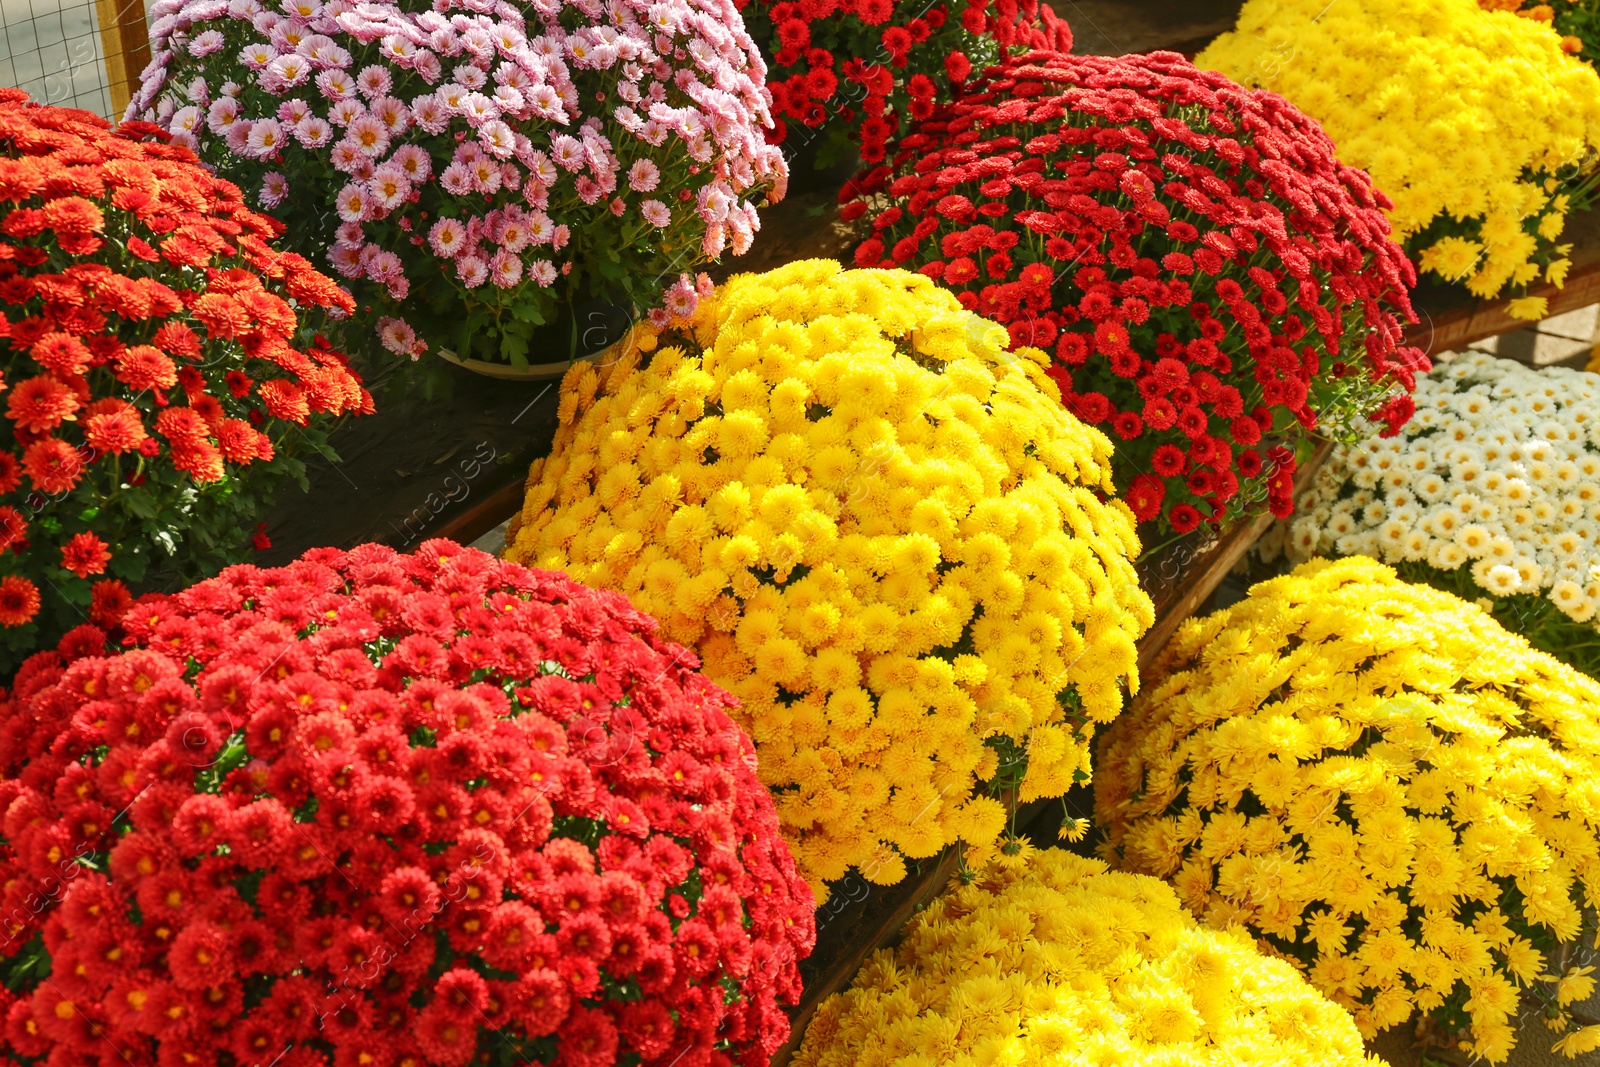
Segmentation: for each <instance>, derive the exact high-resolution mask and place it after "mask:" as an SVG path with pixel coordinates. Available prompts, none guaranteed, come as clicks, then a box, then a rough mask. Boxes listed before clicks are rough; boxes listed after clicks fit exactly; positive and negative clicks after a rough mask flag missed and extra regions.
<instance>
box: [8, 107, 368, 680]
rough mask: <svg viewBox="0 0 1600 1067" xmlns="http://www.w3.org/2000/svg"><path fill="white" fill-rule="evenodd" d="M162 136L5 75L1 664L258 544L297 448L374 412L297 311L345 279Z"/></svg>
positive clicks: (333, 294)
mask: <svg viewBox="0 0 1600 1067" xmlns="http://www.w3.org/2000/svg"><path fill="white" fill-rule="evenodd" d="M163 137H164V135H160V131H158V130H153V129H152V128H149V127H144V126H139V125H131V124H130V125H125V126H123V127H121V128H120V129H118V130H117V131H116V132H114V133H113V132H111V131H110V130H109V129H108V127H107V123H106V122H105V120H103V119H100V118H98V117H96V116H94V115H91V114H89V113H88V112H86V111H78V110H75V109H68V108H56V107H39V106H37V105H34V104H31V103H29V102H28V99H27V96H26V95H25V94H23V93H22V92H21V91H19V90H15V89H0V390H3V393H4V395H3V396H0V404H3V406H4V415H3V417H0V677H7V676H9V675H10V674H11V672H12V671H14V670H15V669H16V666H17V663H18V661H19V660H20V658H21V656H22V655H25V654H26V653H27V652H31V651H33V650H34V649H36V648H38V647H40V645H41V644H51V643H54V642H55V641H56V640H57V639H58V638H59V637H60V636H61V635H62V634H63V633H65V632H66V631H67V630H68V629H69V628H70V627H72V626H74V625H76V624H78V623H80V622H82V621H83V620H84V619H85V617H86V616H87V617H90V618H93V619H94V621H96V622H98V623H102V624H108V625H109V624H111V623H114V622H115V621H116V618H117V616H118V614H119V613H120V612H121V610H122V608H124V607H126V605H127V602H128V600H129V599H130V595H129V590H128V585H129V584H132V585H133V586H134V587H135V588H137V587H139V586H140V585H141V584H150V583H152V582H155V581H158V580H161V581H164V580H169V579H172V578H176V577H183V578H198V577H201V576H202V575H205V574H214V573H215V572H216V571H217V570H218V569H220V568H221V567H222V566H224V565H225V564H228V563H235V562H238V561H240V560H242V559H247V558H249V556H250V553H251V551H252V544H251V541H252V537H251V535H252V533H253V532H254V528H255V526H256V524H257V521H258V520H259V519H260V518H261V516H262V513H263V512H264V511H265V509H266V504H267V500H268V499H269V498H270V496H271V494H272V492H273V491H274V490H275V489H277V488H278V487H279V486H281V485H282V484H283V483H284V482H285V481H287V480H289V479H291V478H294V479H299V480H302V481H303V480H304V477H305V475H304V471H305V465H304V463H303V462H302V461H301V460H300V459H299V458H297V454H298V453H304V452H307V451H325V449H326V445H325V443H324V442H325V441H326V434H327V430H328V429H329V428H330V427H331V425H332V423H333V417H334V416H338V415H343V414H352V413H370V412H371V411H372V397H371V396H370V395H369V394H368V393H367V391H366V390H365V389H363V388H362V386H361V379H360V378H359V377H358V376H357V375H356V374H354V373H353V372H352V371H351V370H350V369H349V368H348V367H347V366H346V364H345V360H344V357H343V356H341V355H340V354H339V353H337V352H333V351H331V350H330V349H328V347H327V346H326V343H325V342H324V341H323V340H322V339H321V338H320V337H318V338H313V336H312V335H311V333H310V331H309V330H305V329H302V328H300V327H299V325H298V324H297V321H296V314H297V311H298V312H300V313H303V312H305V311H308V310H312V309H326V308H333V309H344V308H348V307H349V306H350V303H349V297H348V296H347V295H346V294H345V293H343V292H341V291H340V289H339V287H338V286H336V285H335V284H334V283H333V282H332V281H330V280H329V279H327V278H325V277H323V276H322V275H321V274H318V273H317V272H316V271H315V270H313V269H312V268H311V265H310V264H309V263H308V262H307V261H306V260H305V259H303V258H301V257H300V256H297V255H294V254H292V253H283V252H279V251H277V250H276V249H275V248H274V247H273V246H272V244H271V243H270V242H271V241H272V238H273V233H274V230H273V226H272V222H271V220H270V219H266V218H263V217H262V216H260V215H257V214H255V213H254V212H252V211H250V210H248V209H247V208H246V207H245V206H244V203H243V202H242V201H241V200H240V197H239V190H237V189H235V188H234V187H233V186H231V185H229V184H228V183H227V182H221V181H217V180H216V179H214V178H213V177H212V176H211V175H210V174H208V173H206V171H205V170H204V169H203V168H201V167H200V166H198V165H197V164H196V163H195V159H194V156H193V155H192V154H191V153H190V152H189V151H188V150H187V149H184V148H179V147H176V146H173V145H167V144H163V143H161V142H162V140H163ZM290 300H293V301H294V305H291V304H290V302H289V301H290Z"/></svg>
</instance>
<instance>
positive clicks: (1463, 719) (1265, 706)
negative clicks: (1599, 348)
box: [1095, 557, 1600, 1063]
mask: <svg viewBox="0 0 1600 1067" xmlns="http://www.w3.org/2000/svg"><path fill="white" fill-rule="evenodd" d="M1155 673H1156V676H1155V677H1154V678H1152V679H1151V683H1152V684H1151V685H1150V686H1149V687H1148V688H1147V689H1146V690H1145V692H1144V693H1143V694H1141V696H1140V698H1139V700H1138V701H1136V702H1135V704H1134V706H1133V708H1132V709H1131V710H1130V711H1129V712H1128V713H1126V714H1124V715H1123V717H1122V718H1121V719H1119V720H1118V722H1117V723H1116V724H1115V725H1114V726H1113V728H1112V729H1111V730H1110V731H1108V732H1107V733H1106V735H1105V737H1104V740H1103V742H1102V744H1101V746H1100V751H1099V755H1098V758H1097V760H1096V764H1095V771H1096V774H1095V793H1096V797H1095V801H1096V804H1095V807H1096V813H1097V817H1098V819H1099V820H1100V821H1101V823H1102V824H1103V825H1105V826H1107V827H1109V831H1110V836H1109V846H1110V850H1111V854H1112V855H1113V856H1114V857H1115V860H1114V862H1116V863H1118V864H1119V865H1121V866H1124V867H1125V868H1126V869H1129V870H1132V871H1138V872H1141V873H1145V874H1153V875H1157V876H1159V877H1162V878H1166V879H1169V880H1171V881H1172V883H1173V885H1174V887H1175V888H1176V889H1177V891H1178V895H1179V897H1180V898H1182V900H1183V902H1184V904H1185V905H1187V906H1188V908H1189V909H1190V910H1191V911H1193V912H1194V913H1195V914H1196V915H1199V916H1202V917H1204V918H1206V919H1208V920H1209V921H1210V922H1212V923H1213V924H1215V925H1230V924H1234V923H1239V924H1243V925H1245V926H1247V927H1249V928H1250V930H1251V931H1252V932H1253V933H1255V934H1256V935H1257V936H1259V937H1260V938H1261V939H1262V941H1263V943H1264V944H1267V945H1270V946H1271V947H1273V948H1274V949H1276V950H1277V951H1278V952H1280V953H1281V954H1283V955H1284V956H1287V957H1288V958H1290V959H1292V960H1295V961H1296V962H1298V963H1299V964H1300V965H1301V966H1302V967H1304V968H1305V969H1306V972H1307V974H1308V976H1309V977H1310V979H1311V982H1312V984H1313V985H1315V986H1317V987H1318V988H1319V989H1321V990H1322V991H1323V992H1325V993H1326V994H1327V995H1328V996H1330V997H1331V998H1333V999H1334V1000H1335V1001H1337V1002H1338V1003H1339V1004H1341V1005H1343V1006H1344V1007H1346V1008H1348V1009H1350V1010H1351V1011H1352V1012H1353V1013H1354V1015H1355V1019H1356V1023H1357V1025H1358V1026H1359V1027H1360V1028H1361V1031H1362V1033H1363V1034H1365V1035H1368V1036H1371V1035H1372V1034H1373V1033H1375V1032H1376V1031H1378V1030H1383V1029H1386V1028H1388V1027H1392V1026H1398V1025H1400V1024H1401V1023H1404V1022H1406V1021H1407V1020H1408V1019H1410V1018H1411V1016H1412V1015H1413V1013H1415V1012H1418V1011H1421V1012H1428V1013H1432V1014H1433V1015H1434V1016H1435V1017H1436V1018H1437V1019H1439V1020H1440V1021H1442V1022H1443V1023H1444V1024H1445V1025H1446V1026H1447V1027H1448V1028H1450V1029H1453V1030H1459V1031H1470V1040H1469V1042H1468V1043H1469V1045H1470V1047H1471V1049H1472V1051H1473V1052H1474V1053H1476V1054H1477V1055H1481V1056H1482V1057H1483V1058H1484V1059H1486V1060H1488V1061H1489V1062H1491V1063H1498V1062H1500V1061H1502V1060H1504V1059H1505V1058H1506V1056H1507V1054H1508V1052H1509V1051H1510V1049H1511V1047H1512V1046H1513V1045H1514V1044H1515V1043H1516V1030H1515V1025H1516V1022H1517V1020H1518V1018H1519V1017H1522V1016H1523V1014H1524V1012H1525V1010H1526V1011H1527V1012H1528V1013H1529V1014H1531V1015H1533V1016H1535V1017H1537V1016H1539V1015H1542V1016H1543V1017H1544V1021H1546V1022H1548V1023H1549V1024H1550V1026H1551V1028H1552V1029H1553V1030H1555V1031H1556V1033H1557V1034H1559V1035H1562V1036H1561V1038H1560V1040H1559V1042H1558V1043H1557V1045H1556V1048H1557V1049H1559V1050H1560V1051H1562V1052H1565V1053H1566V1054H1568V1055H1572V1056H1575V1055H1577V1054H1579V1053H1581V1052H1584V1051H1588V1050H1590V1049H1593V1048H1596V1047H1600V1027H1595V1026H1587V1027H1585V1028H1583V1029H1579V1028H1578V1027H1579V1026H1581V1025H1582V1024H1580V1023H1577V1022H1574V1021H1573V1020H1572V1019H1571V1018H1570V1017H1569V1016H1568V1015H1567V1014H1566V1012H1565V1009H1566V1008H1567V1006H1568V1005H1570V1004H1572V1003H1574V1002H1576V1001H1582V1000H1585V999H1587V997H1588V996H1589V993H1590V992H1591V991H1592V990H1593V988H1594V982H1593V980H1592V979H1591V978H1590V977H1589V968H1587V965H1586V964H1585V962H1584V957H1585V956H1586V955H1588V954H1589V951H1590V948H1591V946H1592V945H1593V944H1594V935H1595V920H1594V908H1595V907H1596V905H1600V799H1597V795H1596V786H1595V783H1596V781H1600V682H1596V681H1594V680H1593V679H1591V678H1588V677H1586V676H1584V675H1582V674H1579V673H1578V672H1577V671H1574V670H1573V669H1572V668H1570V667H1567V666H1565V665H1564V664H1561V663H1559V662H1557V661H1556V660H1554V659H1552V658H1550V657H1549V656H1547V655H1545V654H1544V653H1542V652H1537V651H1534V650H1533V649H1531V648H1530V647H1529V646H1528V643H1527V642H1526V641H1525V640H1523V639H1522V638H1520V637H1517V636H1516V635H1514V634H1510V633H1507V632H1506V631H1505V630H1503V629H1502V628H1501V627H1500V626H1499V625H1498V624H1497V623H1496V622H1495V621H1494V620H1493V619H1491V618H1490V617H1489V616H1488V615H1486V614H1484V612H1482V611H1481V610H1479V609H1478V608H1477V607H1474V606H1473V605H1471V604H1469V603H1466V602H1465V601H1462V600H1460V599H1458V598H1456V597H1454V596H1451V595H1450V594H1448V593H1443V592H1440V591H1438V590H1435V589H1430V588H1428V587H1426V586H1420V585H1410V584H1407V583H1406V582H1403V581H1401V580H1399V578H1397V577H1396V575H1395V573H1394V571H1393V570H1392V569H1390V568H1388V567H1385V566H1383V565H1381V564H1379V563H1376V562H1374V561H1372V560H1370V559H1365V558H1362V557H1356V558H1352V559H1347V560H1339V561H1334V562H1330V561H1328V560H1313V561H1312V562H1310V563H1307V564H1304V565H1303V566H1301V567H1300V568H1298V569H1297V570H1295V571H1294V572H1293V573H1292V574H1290V575H1288V576H1286V577H1282V578H1277V579H1274V580H1271V581H1266V582H1262V583H1260V584H1259V585H1256V586H1255V587H1254V588H1252V589H1251V590H1250V595H1249V596H1248V597H1246V598H1245V600H1243V601H1242V602H1240V603H1239V604H1237V605H1235V606H1234V607H1232V608H1229V609H1226V610H1224V611H1219V612H1216V613H1215V614H1213V615H1210V616H1208V617H1206V618H1203V619H1191V620H1189V621H1188V622H1186V623H1184V625H1183V627H1182V628H1181V629H1180V630H1179V631H1178V634H1177V635H1176V636H1175V637H1174V638H1173V640H1172V643H1171V644H1169V645H1168V646H1167V649H1166V651H1165V652H1163V653H1162V656H1161V659H1160V660H1159V662H1158V663H1157V665H1156V668H1155Z"/></svg>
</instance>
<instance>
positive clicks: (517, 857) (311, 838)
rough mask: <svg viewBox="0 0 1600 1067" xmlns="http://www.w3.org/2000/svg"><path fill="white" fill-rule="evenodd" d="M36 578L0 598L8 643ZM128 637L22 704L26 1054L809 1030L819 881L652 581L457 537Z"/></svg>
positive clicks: (20, 916)
mask: <svg viewBox="0 0 1600 1067" xmlns="http://www.w3.org/2000/svg"><path fill="white" fill-rule="evenodd" d="M112 586H114V583H99V585H97V586H96V589H95V599H96V609H95V610H96V614H97V615H98V614H100V612H101V596H102V594H101V590H102V587H112ZM31 588H32V587H31V586H30V585H28V583H27V582H26V581H25V580H24V579H21V578H18V577H17V576H15V575H13V576H10V577H7V578H4V579H0V624H13V625H14V624H15V623H14V622H13V620H17V619H21V618H23V617H24V616H25V615H26V614H31V612H32V611H33V610H36V609H37V606H38V599H37V596H36V595H35V596H34V597H33V598H32V599H31V601H30V600H29V599H28V597H27V595H26V594H27V593H28V592H29V591H31ZM380 593H381V594H391V593H392V594H395V595H396V597H397V599H398V602H399V603H400V604H402V605H405V606H406V607H405V609H404V610H402V611H400V612H396V613H391V614H389V615H387V616H386V617H385V619H384V621H382V622H379V621H377V620H375V618H374V617H373V615H372V614H371V613H370V612H367V611H364V610H361V609H362V608H363V607H364V606H365V605H367V604H369V603H371V602H372V597H373V595H374V594H380ZM295 604H298V605H299V607H294V606H293V605H295ZM274 605H276V606H274ZM414 605H422V606H423V607H419V608H417V609H416V610H413V606H414ZM285 616H292V617H293V618H292V620H291V621H288V622H285V621H283V619H284V617H285ZM413 616H416V617H417V618H419V619H422V618H423V617H425V621H426V628H427V630H428V635H427V636H426V637H424V636H423V635H421V634H417V633H415V632H413V631H412V630H411V628H410V626H411V624H410V623H409V622H408V621H407V620H408V619H410V618H411V617H413ZM121 621H122V626H123V628H124V630H125V631H126V634H127V641H126V643H125V649H126V650H125V651H120V652H107V651H106V650H105V647H106V646H105V636H104V634H103V632H101V631H100V630H98V629H96V628H95V627H93V626H82V627H79V628H78V629H77V630H75V631H73V632H72V633H71V634H69V635H67V637H65V638H64V639H63V640H62V641H61V642H60V645H59V647H58V649H57V650H55V651H51V652H45V653H41V654H39V655H37V656H34V657H33V658H32V659H30V660H29V661H28V662H27V663H26V664H24V665H23V667H22V668H21V670H20V671H18V673H17V676H16V679H15V683H14V685H13V687H12V689H11V691H10V692H9V693H7V694H4V695H3V696H0V807H3V808H4V810H6V811H7V812H8V816H7V835H6V838H5V840H4V842H3V843H0V914H3V915H5V916H6V917H7V918H6V920H5V923H4V926H3V928H0V958H16V957H17V956H18V953H20V952H23V951H27V952H28V953H30V954H32V956H34V957H45V958H44V959H41V960H40V962H39V963H38V964H35V965H33V966H31V967H30V968H29V969H27V970H19V971H18V972H17V974H18V980H17V981H18V989H17V991H16V993H15V994H11V993H9V992H8V993H0V998H3V999H4V1004H3V1005H0V1007H4V1008H5V1009H6V1011H7V1018H8V1025H7V1026H6V1027H5V1029H4V1030H3V1031H0V1051H3V1052H4V1053H6V1054H7V1055H9V1056H11V1057H13V1058H17V1057H21V1058H25V1059H29V1060H31V1059H34V1058H38V1057H46V1056H48V1057H50V1059H51V1060H52V1062H54V1061H55V1060H56V1059H61V1060H63V1061H71V1062H76V1060H75V1059H74V1057H77V1058H82V1057H83V1056H86V1055H93V1054H95V1053H96V1051H97V1050H99V1049H101V1048H105V1047H108V1046H110V1047H115V1048H116V1049H117V1050H118V1052H119V1054H120V1055H121V1056H125V1057H127V1058H128V1061H129V1062H132V1063H136V1064H151V1065H159V1064H182V1063H188V1062H190V1058H191V1055H192V1052H193V1050H194V1049H195V1048H196V1047H197V1045H196V1042H197V1041H200V1040H204V1041H207V1042H210V1043H211V1045H210V1046H208V1047H214V1048H225V1049H227V1050H228V1051H229V1052H230V1054H231V1056H232V1057H234V1058H236V1059H237V1060H238V1061H239V1062H241V1063H245V1062H250V1063H257V1062H260V1063H266V1062H271V1061H274V1060H278V1059H279V1058H280V1057H283V1062H290V1063H292V1064H293V1067H346V1065H351V1067H356V1065H361V1064H385V1065H387V1067H400V1065H401V1064H411V1065H414V1067H423V1065H425V1064H426V1065H435V1067H465V1065H466V1064H467V1063H469V1062H472V1061H473V1057H474V1054H475V1053H476V1052H477V1051H478V1050H479V1049H480V1048H498V1047H502V1046H503V1047H505V1048H508V1049H515V1050H516V1052H515V1057H516V1062H519V1063H546V1064H548V1063H559V1064H575V1063H582V1064H594V1065H596V1067H606V1065H610V1064H613V1063H617V1062H647V1063H660V1062H665V1060H667V1059H674V1058H675V1059H677V1060H680V1061H682V1062H684V1063H689V1062H693V1063H700V1064H707V1063H713V1062H728V1063H732V1062H739V1063H764V1062H765V1061H766V1060H767V1058H768V1057H769V1056H770V1055H771V1054H772V1052H773V1051H774V1050H775V1049H776V1048H777V1047H778V1046H779V1045H780V1044H781V1043H782V1042H783V1041H784V1039H785V1038H786V1037H787V1035H788V1032H789V1022H788V1018H787V1017H786V1015H785V1014H784V1012H783V1010H782V1009H783V1005H784V1004H789V1003H794V1002H795V1001H796V999H797V998H798V995H799V992H800V977H799V972H798V968H797V962H798V960H799V959H800V958H802V957H804V956H805V955H806V953H807V952H809V950H810V948H811V945H812V942H813V940H814V937H815V933H814V925H813V923H814V920H813V914H814V913H813V907H814V902H813V899H812V897H811V893H810V890H809V889H808V888H807V886H806V884H805V883H804V881H802V880H801V879H800V878H799V876H798V875H797V873H796V871H795V866H794V861H793V858H792V857H791V855H790V854H789V851H788V848H787V846H786V845H785V844H784V843H783V840H782V838H781V837H780V835H779V832H778V820H777V813H776V809H775V807H774V805H773V801H772V798H771V796H770V795H769V794H768V792H767V790H766V789H765V788H764V787H763V786H762V785H761V783H760V781H759V779H758V778H757V777H756V773H755V764H754V754H753V748H752V745H751V742H750V739H749V738H748V736H746V735H745V734H744V733H743V732H742V731H741V730H740V729H739V727H738V726H736V725H735V723H734V722H733V720H732V719H731V718H729V716H728V708H729V707H730V706H731V704H732V698H731V697H729V696H728V695H727V694H726V693H724V692H723V691H722V690H720V689H718V688H717V687H716V686H714V685H712V684H711V683H710V682H708V681H707V680H706V679H705V678H704V676H702V675H701V674H699V673H698V671H696V670H694V669H693V667H692V666H691V665H692V664H693V662H694V660H693V658H692V657H691V656H689V655H688V654H687V653H686V652H685V651H684V650H683V649H682V648H679V647H678V646H676V645H673V644H671V643H669V642H666V641H663V640H661V639H660V638H658V637H657V636H655V633H654V628H655V624H654V622H653V621H652V620H650V619H649V618H648V617H646V616H644V615H642V614H640V613H639V612H638V611H636V610H634V609H633V608H632V607H631V606H630V605H629V604H628V602H627V601H626V600H625V599H624V598H623V597H621V596H619V595H617V594H615V593H609V592H598V591H595V590H591V589H587V588H585V587H583V586H580V585H578V584H576V583H575V582H573V581H572V580H571V579H569V578H567V577H566V576H565V575H561V574H556V573H552V572H545V571H535V570H529V569H527V568H525V567H522V566H520V565H518V564H513V563H507V562H503V561H500V560H496V559H494V558H493V557H491V556H488V555H486V554H484V553H482V552H476V551H472V550H468V549H462V548H461V547H460V546H458V545H455V544H452V543H450V542H446V541H428V542H425V543H424V544H423V545H422V546H421V547H420V548H419V549H418V550H417V552H416V553H415V554H414V555H409V556H402V555H399V554H397V553H395V552H394V551H393V550H391V549H388V548H384V547H381V546H377V545H364V546H361V547H360V548H356V549H354V550H352V551H350V552H348V553H347V552H340V551H337V550H331V549H324V550H317V551H314V552H311V553H308V554H307V555H306V556H305V557H304V558H302V559H300V560H298V561H296V562H294V563H292V564H290V565H289V566H287V567H283V568H280V569H276V570H262V569H258V568H255V567H250V566H239V567H234V568H231V569H230V570H228V571H226V572H224V574H223V575H221V576H220V577H218V578H214V579H211V580H210V581H206V582H202V583H201V584H199V585H197V586H194V587H192V588H190V589H188V590H186V591H184V592H182V593H179V594H177V595H176V596H172V597H151V598H146V599H145V600H143V601H141V602H139V603H138V604H135V605H134V606H133V607H132V608H131V609H129V610H127V611H126V612H125V613H124V614H123V615H122V620H121ZM418 642H421V643H422V644H426V646H427V648H428V649H429V650H430V656H429V657H428V658H427V662H426V664H423V663H422V660H421V659H419V654H420V652H421V645H420V644H418ZM408 645H411V646H415V647H410V648H409V650H406V649H407V646H408ZM514 648H522V649H524V650H525V651H526V652H527V653H528V654H527V655H526V656H525V657H519V656H514V655H511V650H512V649H514ZM419 669H423V670H425V672H426V674H425V676H419V674H418V673H417V671H418V670H419ZM23 709H26V711H25V712H24V710H23ZM51 887H53V888H51ZM47 967H48V971H46V968H47ZM41 973H48V974H49V975H50V977H48V978H41V977H39V976H40V974H41ZM82 1020H87V1022H83V1021H82ZM291 1046H292V1047H291Z"/></svg>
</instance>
